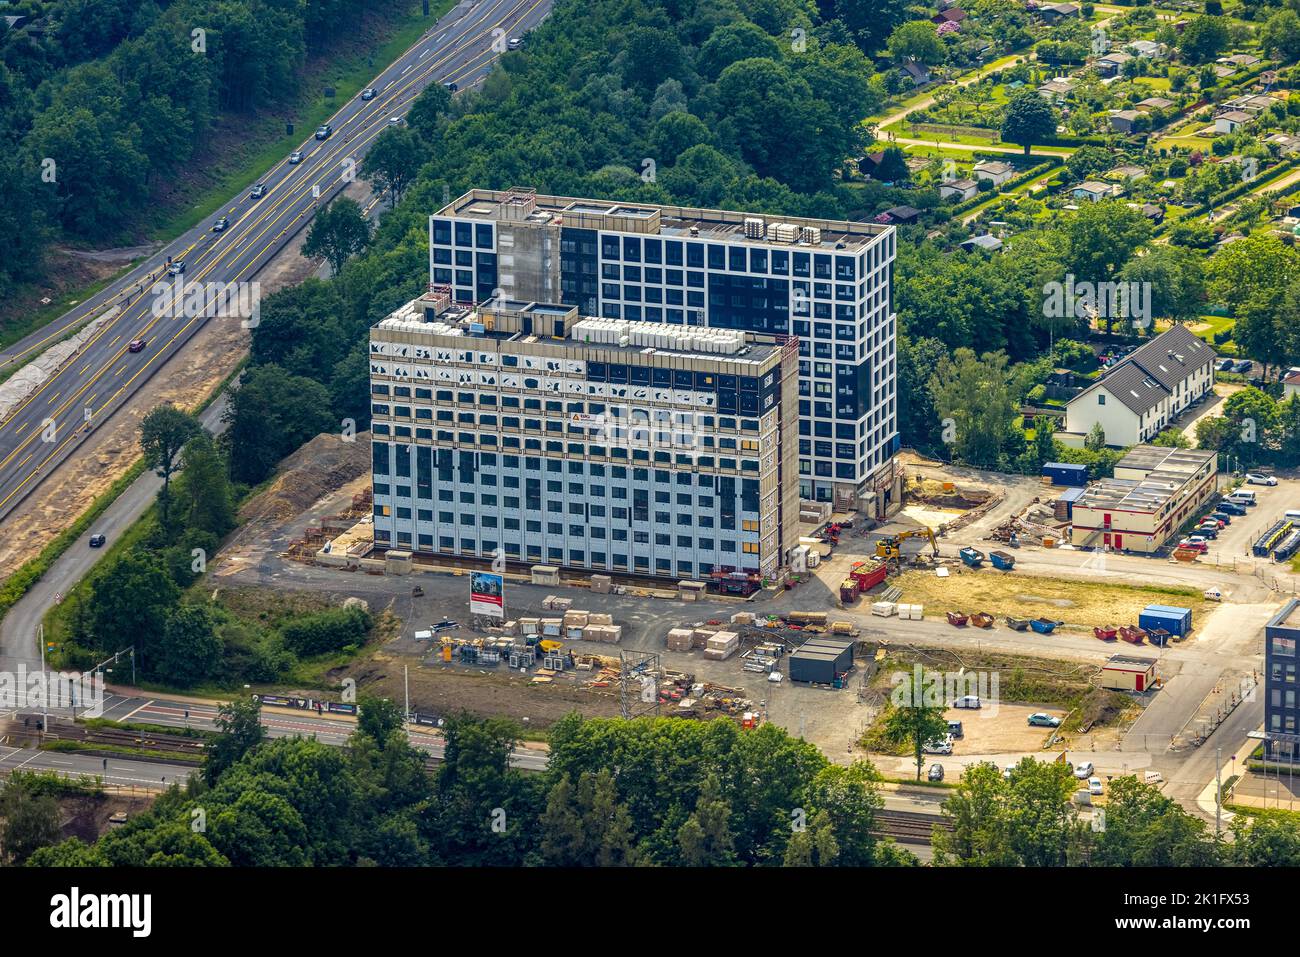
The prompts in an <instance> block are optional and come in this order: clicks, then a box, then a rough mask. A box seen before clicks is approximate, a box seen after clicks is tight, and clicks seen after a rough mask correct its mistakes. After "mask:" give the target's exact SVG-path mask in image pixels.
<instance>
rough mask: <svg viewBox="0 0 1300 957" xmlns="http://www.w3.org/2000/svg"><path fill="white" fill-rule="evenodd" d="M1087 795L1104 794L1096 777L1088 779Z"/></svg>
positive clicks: (1099, 780) (1099, 779) (1103, 789)
mask: <svg viewBox="0 0 1300 957" xmlns="http://www.w3.org/2000/svg"><path fill="white" fill-rule="evenodd" d="M1088 793H1089V794H1104V793H1105V788H1103V787H1102V786H1101V778H1097V777H1093V778H1088Z"/></svg>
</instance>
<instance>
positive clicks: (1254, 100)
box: [1221, 93, 1278, 116]
mask: <svg viewBox="0 0 1300 957" xmlns="http://www.w3.org/2000/svg"><path fill="white" fill-rule="evenodd" d="M1277 102H1278V100H1276V99H1274V98H1273V97H1271V96H1267V95H1266V94H1263V93H1247V94H1246V95H1245V96H1238V97H1236V98H1234V99H1231V100H1224V101H1223V104H1222V106H1221V108H1222V109H1225V110H1241V111H1242V112H1243V113H1249V114H1250V115H1251V116H1258V115H1259V114H1260V113H1263V112H1264V111H1265V110H1268V109H1271V108H1272V107H1273V105H1274V104H1275V103H1277Z"/></svg>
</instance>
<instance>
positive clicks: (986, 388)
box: [930, 349, 1015, 468]
mask: <svg viewBox="0 0 1300 957" xmlns="http://www.w3.org/2000/svg"><path fill="white" fill-rule="evenodd" d="M930 394H931V395H932V396H933V397H934V410H935V413H936V415H938V416H939V418H940V420H941V421H942V420H950V421H947V422H943V431H944V433H945V434H944V436H943V439H944V441H945V442H948V441H951V444H952V450H953V458H954V459H960V460H961V461H962V462H966V463H968V464H970V465H974V466H977V467H980V468H988V467H991V466H994V465H996V464H997V463H998V458H999V456H1000V454H1001V452H1002V445H1003V443H1004V441H1005V440H1006V436H1007V431H1008V429H1009V428H1010V426H1011V420H1012V417H1013V416H1014V415H1015V405H1014V403H1013V401H1012V396H1011V391H1010V389H1009V388H1008V385H1007V356H1006V353H1003V352H994V353H985V354H984V355H982V356H977V355H976V354H975V351H974V350H973V349H958V350H957V351H956V352H954V353H953V354H952V358H951V359H948V358H944V359H942V360H941V361H940V362H939V366H938V368H937V369H936V370H935V373H934V375H933V376H932V377H931V378H930Z"/></svg>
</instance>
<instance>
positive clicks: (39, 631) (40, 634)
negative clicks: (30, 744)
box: [36, 622, 50, 740]
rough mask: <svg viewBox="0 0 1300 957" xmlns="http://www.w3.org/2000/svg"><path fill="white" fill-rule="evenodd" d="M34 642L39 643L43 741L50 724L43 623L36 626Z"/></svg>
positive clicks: (48, 683) (48, 685)
mask: <svg viewBox="0 0 1300 957" xmlns="http://www.w3.org/2000/svg"><path fill="white" fill-rule="evenodd" d="M36 640H37V641H39V642H40V643H41V685H42V686H43V687H42V691H41V739H42V740H44V738H45V732H46V730H47V729H48V727H49V724H50V695H49V690H50V682H49V679H48V678H47V677H46V675H45V622H41V623H40V624H39V625H37V626H36Z"/></svg>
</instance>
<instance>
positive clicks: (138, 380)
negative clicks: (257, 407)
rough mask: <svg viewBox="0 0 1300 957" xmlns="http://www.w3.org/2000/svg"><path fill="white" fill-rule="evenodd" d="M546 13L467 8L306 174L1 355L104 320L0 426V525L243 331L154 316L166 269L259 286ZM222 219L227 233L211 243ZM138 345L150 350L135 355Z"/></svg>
mask: <svg viewBox="0 0 1300 957" xmlns="http://www.w3.org/2000/svg"><path fill="white" fill-rule="evenodd" d="M550 5H551V0H462V2H461V3H459V4H458V5H457V6H456V7H455V8H454V9H452V10H451V11H450V12H448V13H447V14H446V15H445V16H443V17H442V18H441V19H440V20H439V21H438V22H437V23H436V24H435V25H434V26H433V27H431V28H430V30H429V31H428V32H427V33H426V34H425V35H424V36H423V37H421V39H420V41H419V42H418V43H416V44H415V45H414V46H412V47H411V48H410V49H409V50H408V51H406V53H404V54H403V55H402V56H401V57H400V58H399V59H398V60H397V61H395V62H394V63H392V64H391V65H389V66H388V67H387V68H385V69H384V70H383V71H382V72H381V73H380V74H379V75H378V76H377V77H376V78H375V79H374V81H372V83H371V86H372V87H374V88H375V89H376V90H378V91H380V92H379V94H378V96H376V97H375V98H374V99H372V100H370V101H368V102H367V101H363V100H361V99H360V97H359V96H358V97H356V98H354V99H352V100H351V101H349V102H348V103H346V104H345V105H344V106H343V107H342V108H341V109H340V110H339V111H338V112H337V113H336V114H335V115H334V116H333V117H332V118H331V119H330V120H329V121H328V122H329V123H331V124H332V126H333V128H334V132H333V135H332V136H330V137H329V138H328V139H325V140H323V141H317V140H316V139H314V138H312V139H309V140H307V141H306V142H305V143H304V144H303V146H302V148H301V150H302V153H303V159H302V162H300V163H298V164H296V165H292V164H290V163H289V162H288V158H287V157H286V158H285V159H283V160H281V161H280V162H279V163H277V164H276V165H275V167H273V168H272V169H271V170H269V171H268V172H267V173H266V174H265V176H263V177H262V178H261V179H260V180H259V181H258V182H259V183H262V184H264V185H265V187H266V192H265V194H264V195H263V196H261V197H260V198H257V199H253V198H252V197H251V195H250V194H249V193H244V194H241V195H240V196H237V197H235V198H234V199H233V200H232V201H231V202H229V203H227V204H225V205H224V206H223V207H222V208H221V209H219V210H218V211H217V212H215V213H213V214H212V215H211V216H210V217H208V218H207V219H206V220H204V221H203V222H202V223H200V224H199V225H198V226H196V227H195V228H194V229H192V230H190V231H189V232H188V233H186V234H185V235H184V236H182V237H180V238H179V239H177V240H176V241H174V242H172V243H171V244H170V245H168V246H167V247H166V248H165V249H164V250H162V251H161V252H159V253H158V254H157V255H156V256H154V257H152V258H151V259H150V260H149V261H147V262H145V263H142V264H141V265H140V266H139V267H137V268H136V269H135V270H133V271H132V272H131V273H129V274H128V275H127V276H125V277H123V278H121V279H120V280H118V281H117V282H116V283H114V284H113V285H111V286H110V287H109V288H107V289H105V290H104V291H102V292H101V293H99V294H98V295H96V296H94V297H92V298H91V299H89V300H87V302H85V303H82V304H81V305H79V306H78V307H77V308H76V309H74V310H73V311H72V312H70V313H68V314H66V315H65V316H63V317H61V318H60V319H58V320H56V321H55V322H53V323H51V324H50V325H48V326H46V327H44V328H43V329H41V330H39V331H38V332H36V333H33V334H32V335H31V336H28V337H27V338H26V339H24V340H22V341H21V342H18V343H16V344H15V345H13V346H12V347H10V348H9V349H7V350H5V351H4V352H3V353H0V367H4V366H5V365H7V364H10V363H25V362H27V361H29V360H30V359H32V358H34V357H35V356H37V355H39V354H40V353H41V352H42V351H43V350H45V349H47V348H49V347H50V346H52V345H54V344H56V343H58V342H59V341H61V340H62V339H64V338H66V337H67V336H68V335H69V333H70V331H71V330H72V329H74V328H75V327H79V326H81V325H82V324H83V323H85V322H87V321H90V320H94V319H96V318H97V317H101V316H105V317H106V318H103V319H102V320H100V325H99V327H98V328H97V330H96V331H95V332H94V334H93V335H92V336H91V338H90V339H89V340H88V341H87V342H86V343H85V344H84V345H83V347H82V348H81V350H80V351H79V352H78V353H77V354H76V355H75V356H73V357H72V358H71V359H69V360H68V361H67V362H65V363H64V364H63V366H62V367H61V368H60V369H59V370H58V371H57V372H56V373H55V374H53V375H51V376H50V377H49V378H47V379H46V381H45V382H43V383H42V384H41V385H40V386H39V387H38V388H37V389H36V390H34V392H33V393H32V394H31V395H29V396H27V398H26V399H25V400H24V401H23V402H22V403H21V404H20V405H19V406H18V407H17V408H16V409H15V410H14V411H13V412H12V413H11V414H10V415H9V416H8V417H7V418H6V419H5V420H4V421H3V422H0V522H2V521H3V519H4V518H5V516H7V515H8V514H9V513H10V512H11V511H13V509H15V508H16V507H17V506H18V505H19V504H20V503H21V502H22V501H23V499H24V497H25V496H27V495H28V494H30V493H31V492H32V490H33V489H35V488H36V487H37V486H38V485H39V484H40V482H41V481H42V480H43V479H44V478H45V477H46V476H48V475H49V474H50V473H51V472H52V471H53V470H54V468H55V467H56V466H57V465H58V464H59V463H60V462H62V461H63V460H64V459H65V458H66V457H67V456H69V455H71V454H72V453H73V452H74V451H75V450H76V449H77V447H78V446H79V445H80V444H81V442H82V441H83V440H84V439H85V438H86V436H87V435H88V434H90V432H91V431H93V430H94V429H95V428H97V427H98V426H99V425H100V424H102V423H103V422H105V421H106V420H107V419H108V418H109V417H110V416H111V415H112V413H113V412H114V411H116V410H117V409H118V408H120V407H121V406H122V405H123V404H125V403H126V402H128V401H129V400H130V398H131V396H132V395H133V394H134V393H135V392H136V391H137V390H138V389H139V388H140V387H141V386H142V385H143V384H144V383H145V382H147V381H148V380H149V379H150V378H151V377H153V376H154V375H156V374H158V372H159V370H160V369H163V368H164V366H165V365H166V363H167V360H168V359H170V358H171V357H172V356H174V355H175V354H176V353H177V352H179V351H180V350H181V349H183V348H184V347H185V345H186V343H187V342H188V341H189V340H190V339H191V338H192V336H193V335H194V333H195V332H196V331H197V330H198V329H199V328H201V327H202V325H203V324H204V323H205V322H208V321H217V322H244V323H247V322H248V319H247V317H241V316H239V315H236V316H226V317H220V318H212V317H211V316H210V315H205V314H198V315H194V314H192V310H189V309H181V310H179V312H180V315H179V316H176V317H173V315H171V314H170V312H164V313H163V314H162V315H159V314H157V313H158V312H159V311H160V310H159V309H158V308H157V306H158V299H159V296H158V295H157V294H156V293H155V292H154V291H153V286H154V283H155V282H157V281H158V280H168V281H170V282H172V283H175V282H176V279H175V278H170V277H167V275H166V262H167V260H168V259H172V260H182V261H184V263H185V264H186V270H185V274H184V275H183V276H182V277H180V279H181V280H182V281H184V282H194V283H201V284H206V283H223V284H224V283H247V282H250V281H252V280H253V279H254V278H255V277H256V275H257V273H258V271H259V270H260V269H262V267H263V266H265V265H266V264H267V262H269V261H270V260H271V259H272V258H273V257H274V256H275V255H276V254H277V253H279V252H280V250H281V249H283V248H284V246H285V245H286V244H287V243H288V242H289V241H290V240H291V239H292V238H293V237H294V235H296V234H297V233H298V231H299V230H301V229H302V228H303V227H304V226H305V225H306V224H307V223H308V222H309V221H310V219H311V217H312V216H313V215H314V214H315V212H316V211H317V210H318V209H321V208H322V207H323V206H325V205H326V204H327V203H328V202H329V201H330V199H332V198H333V197H334V196H335V195H336V194H337V193H339V192H340V191H341V190H342V189H343V188H344V187H345V186H346V185H347V183H348V182H349V181H350V180H352V179H355V178H356V175H357V171H358V170H359V168H360V164H361V160H362V158H363V157H364V155H365V153H366V151H367V150H368V149H369V147H370V145H371V144H372V143H373V142H374V141H375V139H376V138H377V137H378V136H379V135H380V134H381V133H382V132H383V131H384V130H385V129H387V128H388V127H389V126H390V119H391V118H393V117H401V116H404V115H405V113H406V112H407V110H408V109H409V108H410V104H411V101H412V100H413V99H414V98H415V97H416V96H417V95H418V94H419V93H420V92H421V91H422V90H423V89H424V88H425V87H427V86H428V85H429V84H430V83H441V82H455V83H456V84H457V85H458V86H459V87H460V89H461V90H465V89H467V88H468V87H470V86H472V85H474V84H476V83H479V82H481V81H482V79H483V78H484V77H485V76H486V75H487V74H488V72H489V71H490V70H491V68H492V66H493V64H494V62H495V59H496V57H497V56H498V53H497V49H500V48H501V47H503V46H504V44H505V38H506V37H508V36H518V35H520V34H522V33H524V32H525V31H526V30H528V29H530V28H531V27H533V26H536V25H537V24H538V23H539V22H540V21H541V20H542V19H543V18H544V17H545V16H546V14H547V13H548V12H549V10H550ZM303 132H304V133H306V134H307V135H309V136H311V135H312V134H313V133H314V131H313V130H305V131H303ZM221 217H226V218H227V219H228V221H229V226H228V227H227V228H226V229H225V230H224V231H222V232H219V233H218V232H213V231H212V225H213V223H215V222H216V220H217V219H219V218H221ZM205 311H206V312H209V313H210V312H211V310H205ZM137 339H143V340H145V341H146V343H147V345H146V346H145V348H144V349H143V350H142V351H139V352H131V351H129V350H128V345H129V344H130V343H131V342H132V341H133V340H137Z"/></svg>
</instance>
